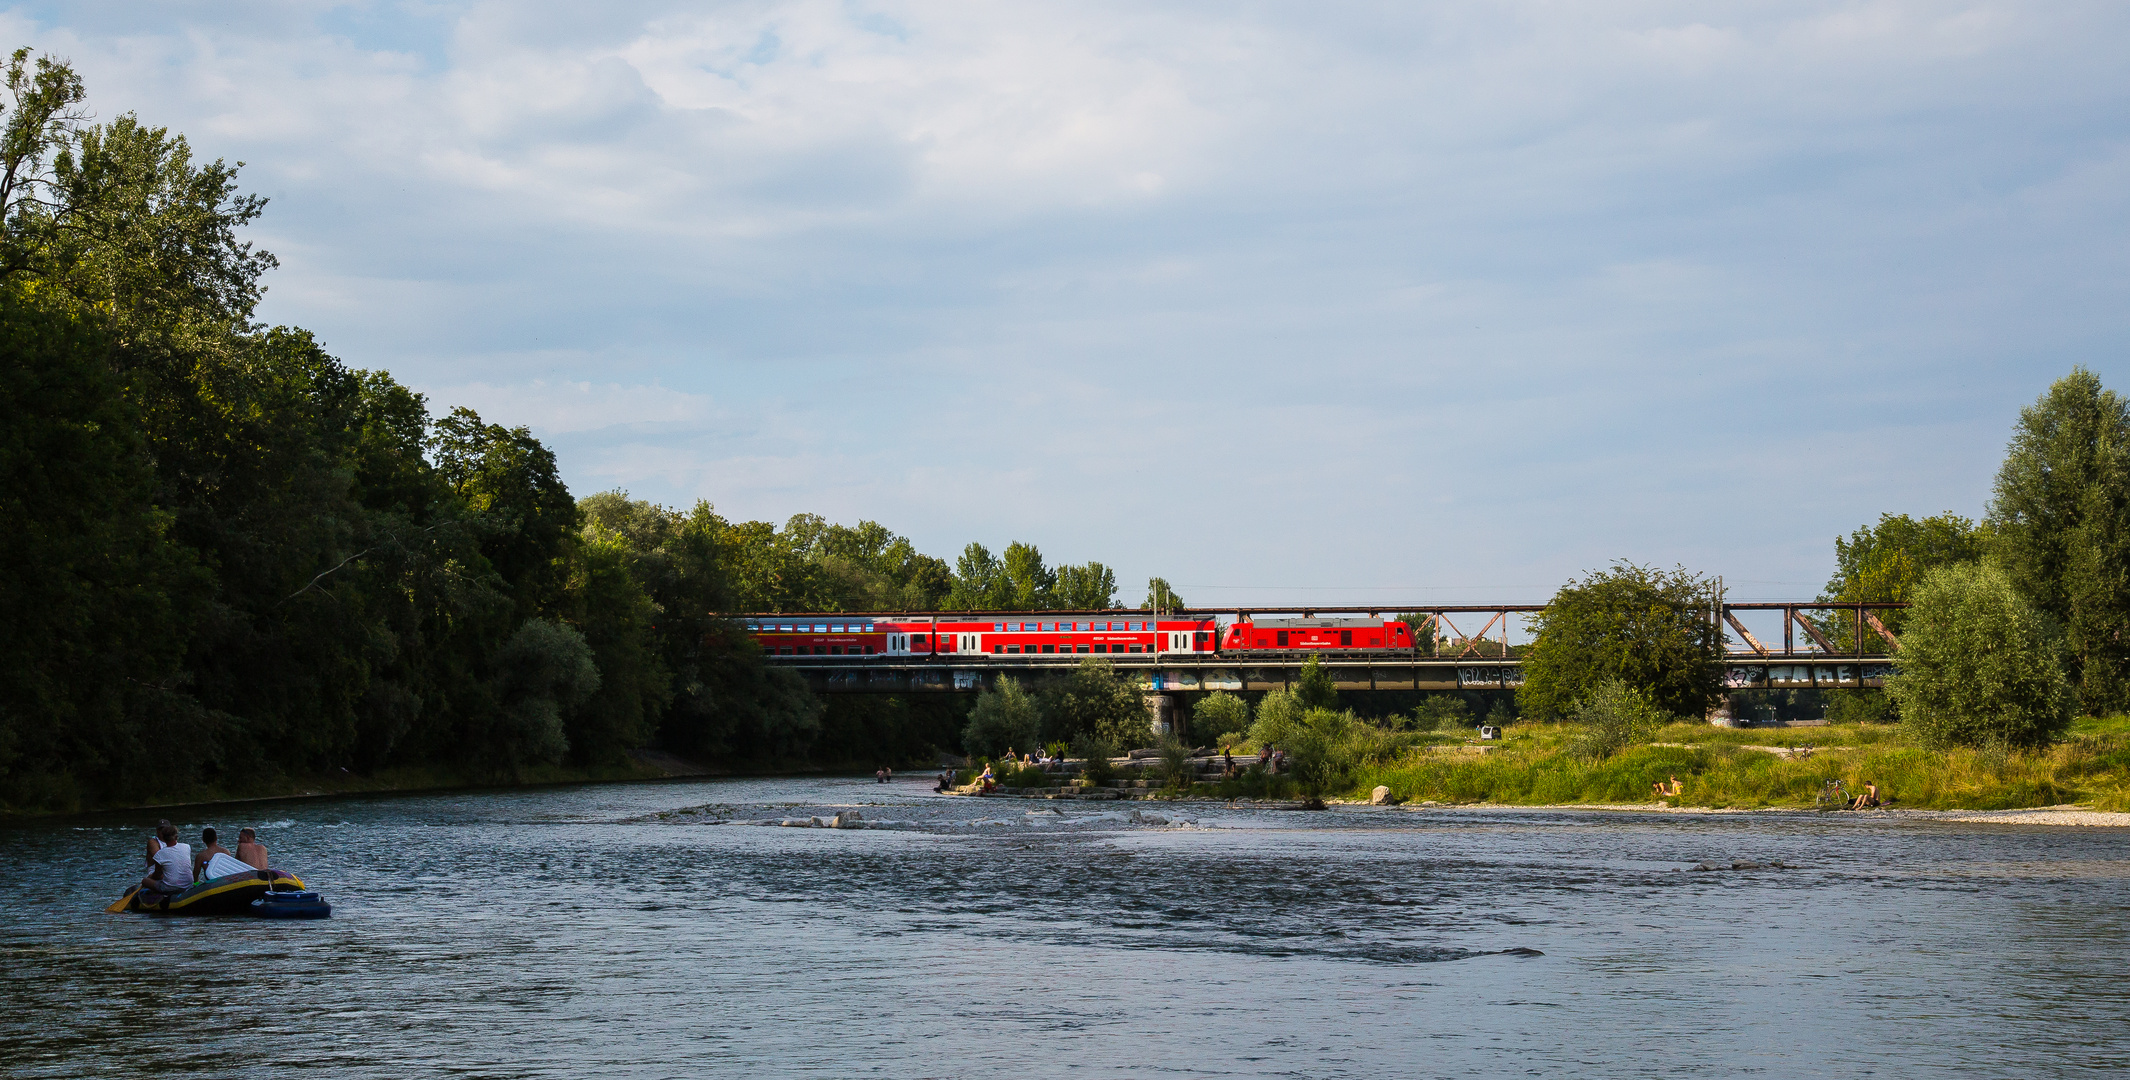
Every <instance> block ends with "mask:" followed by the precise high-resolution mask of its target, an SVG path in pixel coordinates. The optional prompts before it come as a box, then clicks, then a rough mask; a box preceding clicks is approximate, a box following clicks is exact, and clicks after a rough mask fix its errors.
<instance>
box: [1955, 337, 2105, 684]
mask: <svg viewBox="0 0 2130 1080" xmlns="http://www.w3.org/2000/svg"><path fill="white" fill-rule="evenodd" d="M1989 526H1990V529H1991V533H1992V535H1991V540H1990V545H1989V547H1990V554H1991V557H1992V558H1993V559H1994V560H1995V561H1996V562H1997V563H1998V564H1999V565H2000V566H2002V567H2003V568H2004V570H2005V571H2006V573H2007V575H2008V576H2009V578H2010V580H2011V582H2012V585H2013V587H2015V588H2017V589H2018V590H2019V592H2020V593H2021V594H2023V595H2025V596H2026V597H2027V598H2028V599H2030V600H2031V601H2032V602H2033V603H2034V605H2035V606H2036V607H2037V608H2039V609H2040V610H2041V612H2042V613H2044V614H2046V615H2048V616H2049V617H2050V619H2052V620H2054V621H2055V622H2056V623H2057V624H2058V625H2060V626H2061V627H2062V629H2063V632H2064V642H2065V646H2066V648H2067V649H2068V657H2067V661H2066V669H2067V672H2068V675H2069V677H2070V679H2071V681H2072V683H2073V684H2074V685H2075V686H2076V687H2077V691H2078V699H2079V705H2080V707H2081V708H2083V709H2084V710H2085V711H2087V712H2089V713H2095V714H2098V713H2101V712H2106V711H2112V710H2120V709H2123V708H2125V707H2130V641H2125V640H2123V633H2122V631H2123V627H2124V626H2125V625H2126V624H2130V402H2126V401H2125V400H2124V399H2123V398H2122V397H2121V396H2120V395H2118V394H2116V393H2115V392H2113V391H2111V390H2107V389H2105V388H2103V387H2102V386H2101V384H2100V379H2099V378H2098V377H2097V376H2095V375H2094V374H2093V373H2092V372H2090V371H2087V370H2086V369H2085V368H2083V367H2080V368H2074V369H2072V371H2071V373H2070V374H2069V375H2066V376H2064V377H2063V378H2061V379H2058V380H2057V381H2056V382H2055V383H2054V384H2053V385H2051V386H2050V387H2049V390H2048V393H2046V394H2043V395H2042V396H2041V399H2040V400H2039V401H2036V402H2035V403H2034V404H2033V405H2032V406H2030V407H2028V408H2026V409H2023V410H2021V411H2020V413H2019V423H2018V425H2017V426H2016V427H2015V428H2014V429H2013V433H2012V442H2011V446H2010V447H2009V448H2008V449H2007V450H2006V452H2005V458H2004V464H2003V465H2002V466H2001V467H2000V468H1999V469H1998V471H1997V481H1996V489H1995V493H1994V498H1993V499H1992V500H1991V502H1990V508H1989Z"/></svg>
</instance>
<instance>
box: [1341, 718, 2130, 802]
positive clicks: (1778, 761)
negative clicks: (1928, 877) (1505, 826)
mask: <svg viewBox="0 0 2130 1080" xmlns="http://www.w3.org/2000/svg"><path fill="white" fill-rule="evenodd" d="M1576 734H1577V732H1576V728H1575V726H1574V725H1571V724H1527V725H1518V726H1516V727H1512V728H1510V729H1509V732H1508V736H1509V737H1508V738H1507V739H1506V740H1504V742H1503V743H1501V744H1500V745H1499V748H1498V749H1495V750H1493V751H1491V752H1489V753H1486V754H1483V755H1481V754H1468V753H1443V752H1440V751H1431V750H1406V751H1403V752H1401V753H1400V754H1398V755H1396V756H1395V757H1392V758H1387V759H1384V760H1381V761H1377V762H1373V763H1362V764H1360V765H1358V766H1357V767H1356V768H1355V769H1354V770H1353V771H1352V772H1351V773H1350V776H1351V778H1352V783H1351V784H1350V785H1348V788H1347V791H1346V794H1347V795H1348V796H1365V795H1366V794H1367V793H1368V792H1369V791H1370V790H1371V789H1373V788H1374V787H1375V786H1376V785H1378V784H1382V785H1385V786H1387V787H1389V788H1390V790H1391V794H1392V795H1393V796H1395V797H1397V798H1400V799H1404V800H1407V801H1424V800H1433V801H1436V802H1445V803H1469V802H1489V803H1503V804H1509V805H1517V806H1540V805H1557V804H1563V803H1644V804H1646V803H1649V802H1651V801H1653V796H1652V795H1651V792H1650V785H1652V784H1654V783H1656V782H1658V781H1660V780H1664V779H1666V778H1667V777H1670V776H1673V775H1677V776H1678V777H1679V779H1680V780H1681V781H1682V782H1683V784H1684V787H1685V791H1684V793H1683V794H1681V795H1680V796H1678V797H1676V798H1671V799H1667V800H1665V801H1666V802H1668V803H1670V804H1672V805H1677V806H1699V807H1713V808H1740V809H1747V808H1757V807H1807V808H1809V807H1811V806H1813V805H1814V804H1815V800H1816V798H1817V796H1818V794H1819V792H1820V790H1821V788H1822V785H1824V784H1825V783H1826V781H1827V780H1828V779H1830V778H1835V779H1840V780H1841V781H1842V782H1843V783H1844V784H1845V785H1846V786H1847V788H1848V789H1849V790H1850V791H1851V792H1859V791H1862V790H1863V785H1864V784H1865V783H1866V782H1875V783H1877V784H1878V786H1879V791H1880V793H1881V795H1882V796H1883V797H1889V798H1891V799H1893V800H1895V802H1894V805H1895V806H1898V807H1905V808H1908V809H1939V810H1953V809H1962V810H2004V809H2017V808H2024V807H2034V806H2053V805H2057V804H2062V803H2079V804H2083V805H2088V806H2091V807H2093V808H2094V809H2096V810H2130V717H2123V716H2116V717H2108V718H2104V719H2086V720H2082V721H2080V722H2079V723H2078V724H2077V725H2076V726H2075V727H2074V728H2073V729H2072V731H2071V733H2070V735H2069V737H2068V738H2066V739H2065V740H2064V741H2063V742H2060V743H2058V744H2057V745H2055V746H2052V747H2049V748H2047V749H2042V750H2034V751H1993V750H1971V749H1954V750H1936V751H1933V750H1925V749H1923V748H1921V747H1919V746H1916V745H1914V744H1913V743H1911V742H1909V741H1908V740H1906V739H1905V738H1904V737H1903V734H1902V732H1901V731H1900V729H1899V728H1896V727H1889V726H1879V725H1855V724H1849V725H1830V726H1828V727H1824V728H1784V729H1775V730H1758V731H1756V730H1753V729H1744V730H1738V729H1727V728H1715V727H1708V726H1705V725H1699V724H1674V725H1670V726H1667V727H1664V728H1660V729H1658V730H1657V731H1656V732H1655V733H1654V737H1653V738H1652V739H1651V740H1650V742H1649V743H1648V744H1644V745H1638V746H1634V747H1631V748H1629V749H1628V750H1625V751H1623V752H1621V753H1619V754H1615V755H1613V756H1612V757H1609V758H1606V759H1604V760H1602V761H1589V760H1585V759H1583V758H1580V757H1577V756H1576V755H1574V754H1572V753H1571V752H1570V751H1569V746H1570V744H1571V742H1572V741H1573V739H1574V738H1575V736H1576ZM1808 742H1809V744H1810V745H1812V746H1814V747H1816V748H1817V749H1815V750H1814V752H1813V753H1812V754H1810V755H1809V756H1807V757H1803V758H1797V757H1784V756H1781V755H1777V754H1772V753H1768V752H1766V751H1763V750H1754V749H1749V747H1752V746H1784V747H1787V746H1792V745H1796V746H1803V745H1806V744H1807V743H1808ZM1664 743H1682V744H1686V745H1661V744H1664Z"/></svg>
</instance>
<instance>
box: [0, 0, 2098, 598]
mask: <svg viewBox="0 0 2130 1080" xmlns="http://www.w3.org/2000/svg"><path fill="white" fill-rule="evenodd" d="M0 20H4V24H5V28H6V29H7V30H8V31H10V33H11V36H12V37H13V39H14V40H18V41H24V42H28V43H32V44H36V45H38V46H40V47H44V48H50V49H53V50H55V51H58V52H61V53H63V54H65V55H68V56H70V57H72V58H73V59H74V60H75V62H76V63H77V64H78V65H79V66H80V67H81V68H82V70H83V72H84V74H85V75H86V76H87V78H88V82H89V86H90V88H91V92H92V95H93V97H94V101H95V103H96V105H97V107H98V108H99V110H101V111H102V112H103V113H104V114H106V115H109V114H112V113H115V112H118V111H121V110H123V109H127V108H134V109H138V110H139V111H140V112H141V113H142V114H143V116H144V117H145V118H146V119H148V120H150V121H151V122H155V123H164V124H170V125H172V126H173V127H175V128H177V129H178V130H182V131H184V132H186V133H187V134H188V136H190V137H191V138H192V140H193V142H194V144H195V146H196V147H197V148H198V149H199V150H200V151H201V152H203V153H205V154H207V155H209V156H225V157H229V158H231V159H242V160H245V161H247V162H249V163H250V164H249V165H248V166H247V168H246V170H245V172H244V174H243V175H244V178H245V181H246V182H247V183H248V184H250V185H253V186H255V187H257V188H258V189H259V190H261V191H263V192H264V193H265V194H267V195H269V196H271V197H272V198H273V200H274V202H273V204H272V205H271V207H270V208H269V211H268V216H267V218H266V219H265V220H264V221H263V222H262V223H261V224H260V225H259V226H258V228H257V231H258V232H259V233H260V237H259V238H260V239H261V240H263V241H264V242H265V244H266V246H268V247H270V248H272V249H274V250H275V251H277V252H278V253H279V254H281V255H282V257H283V262H284V265H283V269H282V270H281V271H280V272H279V273H278V274H277V275H275V277H274V278H273V280H272V282H271V284H272V292H271V293H270V294H269V298H268V302H267V304H266V306H265V308H264V309H263V310H262V316H263V317H266V318H269V319H272V320H275V321H285V322H290V323H296V324H300V325H304V326H307V327H310V328H312V329H314V330H316V331H318V332H319V333H320V334H321V336H322V337H323V338H324V339H325V340H326V341H327V342H328V343H329V345H330V346H331V347H332V348H333V349H334V350H335V351H336V352H337V353H338V354H340V355H342V356H344V357H345V358H347V359H348V360H349V361H350V362H351V363H356V364H359V365H362V366H368V367H382V368H389V369H391V370H393V371H394V373H395V374H396V375H397V376H399V377H400V378H402V379H403V380H405V381H408V382H409V383H411V384H413V385H416V386H419V387H422V388H424V389H425V390H426V391H427V392H429V393H430V394H431V400H432V402H433V403H435V404H436V405H437V406H439V407H444V406H449V405H454V404H462V403H463V404H469V405H472V406H474V407H476V408H478V409H479V410H480V411H481V412H482V414H483V415H484V416H485V417H487V418H488V419H490V420H493V421H497V422H504V423H512V424H517V423H525V424H529V425H531V426H532V427H533V428H534V430H535V431H537V432H539V433H540V434H541V435H542V437H543V438H547V439H549V440H550V441H551V442H552V443H553V444H554V445H555V446H556V447H557V450H558V452H559V453H560V455H561V458H562V462H563V465H564V468H565V472H566V475H568V476H569V478H570V479H571V482H572V483H573V484H575V485H577V486H579V487H586V488H592V487H610V486H621V487H626V488H628V489H629V490H631V491H633V492H635V493H636V494H638V495H641V496H647V497H653V498H659V499H663V500H666V501H671V502H683V503H684V502H689V501H692V500H693V499H694V498H697V497H705V498H710V499H712V500H713V501H715V502H717V503H718V505H719V506H720V508H721V509H723V510H726V511H728V512H730V513H735V514H740V515H742V516H752V517H763V518H768V519H771V520H780V519H782V518H783V517H785V516H788V515H789V514H790V513H792V512H795V511H801V510H806V511H818V512H822V513H828V514H830V515H832V516H839V517H846V518H854V517H860V516H863V517H870V518H875V519H878V520H881V521H883V522H886V523H888V524H889V525H891V526H893V527H895V528H897V529H899V530H901V531H904V532H907V533H909V534H911V535H912V536H913V537H915V538H916V539H918V540H919V541H920V543H921V544H923V545H924V546H925V547H927V549H928V550H933V551H936V552H941V553H948V554H951V553H952V552H953V551H955V550H958V549H959V547H960V546H961V544H962V543H964V542H966V541H967V540H969V539H983V540H985V541H986V542H989V543H992V544H994V546H996V545H997V544H998V543H1002V542H1003V541H1004V540H1006V539H1011V538H1017V537H1018V538H1025V539H1033V540H1038V541H1040V542H1042V543H1043V544H1044V546H1045V550H1046V551H1050V552H1053V553H1054V554H1057V555H1059V556H1061V557H1062V556H1068V555H1069V556H1070V557H1072V558H1075V559H1081V558H1102V559H1105V560H1107V561H1110V562H1112V563H1116V564H1119V565H1120V567H1121V568H1122V570H1123V576H1125V577H1127V578H1130V577H1133V575H1135V574H1136V575H1140V576H1143V575H1144V574H1146V573H1154V572H1160V573H1164V574H1167V575H1169V576H1170V577H1171V579H1172V580H1179V581H1180V580H1190V579H1197V580H1202V581H1207V582H1213V583H1237V582H1240V583H1248V582H1251V581H1261V582H1266V583H1270V584H1284V585H1290V586H1295V587H1300V586H1304V585H1307V586H1310V587H1311V588H1314V589H1328V588H1334V587H1353V588H1356V589H1361V588H1363V587H1367V586H1372V585H1376V584H1382V583H1390V584H1414V585H1419V584H1428V583H1434V584H1436V585H1439V586H1442V587H1445V588H1447V587H1452V586H1457V585H1459V584H1468V585H1470V586H1471V587H1472V588H1474V589H1479V588H1482V587H1484V588H1489V589H1491V588H1496V587H1505V586H1507V585H1511V584H1520V585H1522V586H1524V587H1527V588H1528V589H1530V590H1534V591H1536V592H1538V593H1541V594H1542V593H1543V592H1544V591H1545V590H1546V589H1549V588H1550V587H1551V586H1552V585H1553V584H1557V583H1558V581H1559V580H1561V578H1562V577H1564V576H1565V575H1566V574H1569V573H1576V572H1580V571H1582V570H1586V569H1589V568H1590V567H1592V566H1597V565H1603V564H1604V563H1605V562H1607V561H1609V560H1610V559H1612V558H1615V557H1631V558H1636V559H1639V560H1642V561H1656V562H1665V563H1669V562H1674V561H1683V562H1687V563H1688V564H1690V565H1693V566H1697V567H1703V568H1706V569H1709V570H1720V571H1724V572H1727V573H1731V574H1732V575H1733V576H1736V577H1739V578H1745V579H1753V580H1767V581H1817V580H1822V579H1823V578H1824V576H1825V573H1826V567H1827V564H1828V562H1829V559H1830V556H1831V550H1830V549H1831V544H1830V543H1829V541H1830V540H1831V537H1832V536H1833V535H1835V534H1837V533H1841V532H1846V531H1848V530H1849V529H1851V528H1854V527H1855V526H1856V525H1857V524H1860V523H1862V522H1865V521H1868V520H1871V519H1872V518H1874V517H1876V515H1877V513H1878V512H1879V511H1881V510H1896V511H1912V512H1922V513H1929V512H1936V511H1940V510H1944V509H1956V510H1960V511H1963V512H1966V513H1970V514H1974V513H1978V512H1979V511H1980V509H1981V505H1982V502H1983V499H1984V498H1985V496H1986V491H1987V485H1988V478H1989V474H1990V471H1991V470H1992V469H1993V468H1994V462H1995V459H1996V456H1997V454H1999V453H2000V452H2001V448H2002V443H2003V440H2004V436H2005V433H2006V431H2007V429H2008V425H2009V424H2010V422H2011V420H2012V419H2013V417H2014V416H2015V415H2016V411H2017V409H2018V407H2019V406H2020V405H2021V404H2023V403H2025V402H2027V401H2030V400H2032V398H2033V397H2034V396H2035V395H2037V394H2038V393H2039V392H2040V391H2041V390H2042V389H2043V388H2044V387H2045V386H2046V384H2047V382H2048V380H2049V379H2051V378H2053V377H2055V376H2057V375H2060V374H2061V373H2063V372H2064V371H2065V370H2067V369H2068V368H2069V367H2070V366H2071V365H2072V364H2073V363H2080V362H2083V363H2086V364H2088V365H2090V366H2094V367H2096V369H2097V370H2099V371H2100V372H2101V373H2102V375H2103V377H2104V378H2107V379H2109V380H2110V381H2111V382H2118V383H2119V382H2120V381H2121V375H2120V373H2118V372H2117V371H2115V370H2114V368H2113V367H2111V365H2114V364H2116V363H2117V361H2116V360H2115V358H2116V357H2119V356H2121V355H2123V352H2122V344H2123V343H2124V340H2125V338H2126V336H2130V325H2126V323H2130V315H2126V313H2130V296H2126V295H2125V293H2126V290H2130V275H2126V274H2125V273H2124V265H2123V263H2124V254H2123V253H2124V251H2126V250H2130V247H2126V245H2125V243H2124V241H2125V239H2126V236H2125V233H2126V231H2130V206H2126V204H2125V200H2124V199H2123V198H2122V197H2121V190H2122V184H2121V183H2120V182H2119V181H2120V179H2121V177H2122V175H2123V173H2124V171H2125V166H2124V162H2125V160H2130V159H2126V154H2130V151H2126V149H2125V148H2126V147H2130V121H2126V120H2125V119H2124V118H2125V117H2130V108H2126V107H2125V106H2126V105H2130V101H2126V98H2130V74H2126V73H2125V71H2124V69H2123V66H2122V65H2121V63H2120V57H2119V56H2118V55H2117V52H2118V51H2119V50H2118V49H2117V48H2116V43H2118V42H2120V41H2121V40H2123V38H2124V37H2125V31H2126V30H2130V25H2126V24H2130V14H2126V13H2125V12H2123V11H2122V10H2121V9H2120V7H2119V6H2118V5H2107V4H2100V3H2081V2H2071V3H2064V4H2052V5H2043V6H2037V5H2020V4H2012V3H2008V2H1995V0H1981V2H1975V0H1970V2H1964V3H1955V4H1950V5H1947V4H1920V3H1913V2H1904V0H1813V2H1795V3H1779V4H1762V5H1749V6H1733V7H1729V8H1710V7H1708V6H1707V5H1700V4H1685V3H1673V2H1663V0H1659V2H1653V3H1652V2H1636V3H1625V2H1619V3H1610V2H1595V3H1587V4H1575V5H1558V4H1552V3H1537V2H1530V3H1506V4H1503V3H1476V2H1475V3H1430V4H1416V5H1404V6H1392V7H1389V8H1382V7H1362V6H1339V5H1331V6H1320V7H1317V8H1312V9H1310V10H1309V11H1306V12H1303V11H1300V10H1287V9H1280V8H1251V7H1234V6H1228V7H1220V6H1210V7H1209V6H1197V5H1189V4H1157V3H1130V4H1126V3H1112V4H1103V3H1096V4H1085V5H1070V6H1056V7H1041V6H1036V7H1031V6H1027V5H1020V6H1012V5H1004V6H1002V5H996V4H978V3H957V2H937V3H932V2H926V3H917V2H866V0H853V2H841V0H839V2H834V3H828V2H815V0H796V2H778V0H751V2H744V3H701V4H687V3H676V2H654V3H620V4H612V5H590V6H587V5H561V4H548V3H511V4H503V3H490V2H469V3H442V2H425V3H405V4H395V3H385V2H378V3H364V4H338V3H330V2H325V0H318V2H314V3H282V4H265V3H252V2H244V0H239V2H233V3H231V4H226V5H222V6H219V7H217V8H216V9H214V10H213V11H211V12H210V11H205V10H203V9H200V8H198V7H196V6H194V5H182V4H175V3H161V4H157V3H138V2H136V3H128V4H116V3H108V4H107V3H101V2H96V0H84V2H80V3H74V4H69V5H65V6H55V7H46V8H35V7H21V8H15V9H12V10H11V12H10V13H8V14H6V15H5V16H0ZM1187 567H1188V568H1191V569H1190V571H1189V572H1188V573H1185V572H1184V570H1185V568H1187ZM1304 571H1306V572H1304ZM1309 595H1310V596H1312V597H1314V598H1317V599H1320V600H1321V599H1323V598H1324V594H1322V593H1315V592H1313V593H1310V594H1309ZM1357 595H1360V594H1357ZM1433 595H1440V594H1433ZM1379 598H1380V597H1379ZM1230 599H1232V598H1230Z"/></svg>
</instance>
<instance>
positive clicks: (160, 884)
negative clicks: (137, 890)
mask: <svg viewBox="0 0 2130 1080" xmlns="http://www.w3.org/2000/svg"><path fill="white" fill-rule="evenodd" d="M157 839H159V840H161V841H162V846H161V847H159V848H157V849H156V851H155V854H154V855H152V856H150V861H152V862H153V863H154V864H155V865H154V866H153V867H152V868H150V869H149V871H148V876H147V877H144V878H142V879H141V892H143V893H161V894H166V895H167V894H169V893H179V892H184V891H185V890H186V889H187V888H190V887H191V885H192V845H190V844H180V843H178V831H177V827H176V826H174V825H165V826H163V827H162V828H161V829H160V830H158V833H157Z"/></svg>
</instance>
